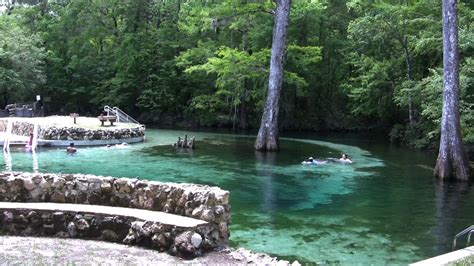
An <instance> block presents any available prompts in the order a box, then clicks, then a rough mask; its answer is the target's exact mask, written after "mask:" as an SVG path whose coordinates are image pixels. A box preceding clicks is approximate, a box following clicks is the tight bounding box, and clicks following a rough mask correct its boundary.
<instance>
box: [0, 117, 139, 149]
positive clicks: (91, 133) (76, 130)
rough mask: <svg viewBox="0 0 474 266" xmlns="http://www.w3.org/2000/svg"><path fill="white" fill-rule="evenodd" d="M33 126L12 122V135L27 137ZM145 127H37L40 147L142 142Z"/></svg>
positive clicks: (1, 123)
mask: <svg viewBox="0 0 474 266" xmlns="http://www.w3.org/2000/svg"><path fill="white" fill-rule="evenodd" d="M6 126H7V120H6V119H0V132H2V131H5V130H6ZM33 127H34V124H33V123H31V122H28V121H13V122H12V134H14V135H18V136H29V135H30V133H31V132H33ZM144 136H145V127H144V126H139V125H137V126H136V127H132V128H104V129H87V128H81V127H58V126H55V125H38V139H39V143H40V145H54V146H64V145H69V142H71V141H76V142H75V144H76V145H105V144H116V143H121V142H137V141H143V139H144Z"/></svg>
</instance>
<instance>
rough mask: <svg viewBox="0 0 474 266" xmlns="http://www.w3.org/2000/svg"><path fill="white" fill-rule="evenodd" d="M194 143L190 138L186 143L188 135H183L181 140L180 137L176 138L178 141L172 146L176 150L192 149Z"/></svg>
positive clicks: (193, 138)
mask: <svg viewBox="0 0 474 266" xmlns="http://www.w3.org/2000/svg"><path fill="white" fill-rule="evenodd" d="M195 141H196V138H195V137H192V138H191V139H190V140H189V141H188V135H184V138H183V139H181V137H178V141H176V143H175V144H173V146H174V147H176V148H181V149H194V148H195Z"/></svg>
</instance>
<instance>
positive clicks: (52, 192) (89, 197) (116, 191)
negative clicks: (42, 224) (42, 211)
mask: <svg viewBox="0 0 474 266" xmlns="http://www.w3.org/2000/svg"><path fill="white" fill-rule="evenodd" d="M0 201H5V202H55V203H77V204H93V205H106V206H118V207H128V208H138V209H147V210H154V211H162V212H167V213H171V214H177V215H181V216H187V217H192V218H196V219H200V220H204V221H206V222H209V223H210V225H211V227H212V228H213V231H214V232H215V235H214V238H215V239H216V242H217V244H219V245H226V244H227V243H228V239H229V224H230V219H231V215H230V204H229V192H228V191H225V190H222V189H220V188H218V187H209V186H202V185H195V184H178V183H162V182H157V181H146V180H137V179H129V178H116V177H103V176H95V175H83V174H41V173H34V174H33V173H22V172H16V173H7V172H1V173H0Z"/></svg>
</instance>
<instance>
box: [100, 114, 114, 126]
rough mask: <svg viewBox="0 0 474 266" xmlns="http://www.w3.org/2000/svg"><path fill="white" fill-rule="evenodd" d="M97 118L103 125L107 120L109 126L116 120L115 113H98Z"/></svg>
mask: <svg viewBox="0 0 474 266" xmlns="http://www.w3.org/2000/svg"><path fill="white" fill-rule="evenodd" d="M97 118H98V119H99V121H100V123H101V126H104V122H105V121H109V122H110V125H111V126H113V125H114V122H115V121H117V117H116V116H115V115H100V116H98V117H97Z"/></svg>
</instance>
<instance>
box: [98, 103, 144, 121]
mask: <svg viewBox="0 0 474 266" xmlns="http://www.w3.org/2000/svg"><path fill="white" fill-rule="evenodd" d="M104 111H105V112H107V115H111V114H113V115H115V116H116V117H117V122H118V123H120V122H121V123H133V124H138V125H141V124H140V123H139V122H138V121H137V120H135V119H133V117H131V116H129V115H128V114H127V113H125V112H124V111H122V110H121V109H120V108H118V107H116V106H115V107H113V108H110V106H108V105H106V106H104Z"/></svg>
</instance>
